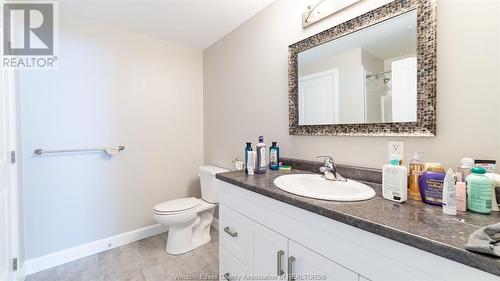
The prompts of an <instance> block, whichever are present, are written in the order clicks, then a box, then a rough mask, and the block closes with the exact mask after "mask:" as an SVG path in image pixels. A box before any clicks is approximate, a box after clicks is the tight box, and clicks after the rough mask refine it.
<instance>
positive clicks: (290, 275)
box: [288, 256, 295, 281]
mask: <svg viewBox="0 0 500 281" xmlns="http://www.w3.org/2000/svg"><path fill="white" fill-rule="evenodd" d="M294 261H295V257H294V256H290V257H289V258H288V281H295V277H294V276H293V262H294Z"/></svg>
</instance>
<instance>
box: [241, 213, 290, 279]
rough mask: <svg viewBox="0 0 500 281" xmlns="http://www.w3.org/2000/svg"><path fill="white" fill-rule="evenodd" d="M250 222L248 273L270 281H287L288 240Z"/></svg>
mask: <svg viewBox="0 0 500 281" xmlns="http://www.w3.org/2000/svg"><path fill="white" fill-rule="evenodd" d="M248 221H249V223H248V225H249V228H248V229H250V230H251V233H250V235H249V237H248V239H249V240H250V241H249V242H248V245H250V247H248V248H249V255H248V256H249V257H248V267H247V268H248V271H249V272H251V274H253V275H255V276H260V277H264V276H265V277H266V278H269V279H268V280H279V279H285V277H286V270H287V268H286V266H287V265H286V261H287V257H288V238H286V237H284V236H282V235H280V234H278V233H276V232H274V231H272V230H270V229H269V228H267V227H265V226H263V225H261V224H259V223H257V222H254V221H252V220H248Z"/></svg>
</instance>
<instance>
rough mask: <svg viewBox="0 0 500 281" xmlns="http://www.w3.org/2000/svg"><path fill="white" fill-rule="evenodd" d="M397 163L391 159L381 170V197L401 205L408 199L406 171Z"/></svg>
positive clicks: (396, 160) (397, 161)
mask: <svg viewBox="0 0 500 281" xmlns="http://www.w3.org/2000/svg"><path fill="white" fill-rule="evenodd" d="M399 163H400V161H399V160H398V159H393V160H391V161H390V162H389V164H386V165H384V167H383V168H382V196H383V197H384V198H385V199H387V200H391V201H395V202H400V203H401V202H405V201H406V200H407V199H408V169H406V167H405V166H400V165H399Z"/></svg>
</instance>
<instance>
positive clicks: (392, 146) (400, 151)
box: [388, 141, 405, 160]
mask: <svg viewBox="0 0 500 281" xmlns="http://www.w3.org/2000/svg"><path fill="white" fill-rule="evenodd" d="M388 152H389V154H388V158H389V160H391V159H392V155H394V154H397V155H401V159H400V160H403V159H404V157H405V142H404V141H389V150H388Z"/></svg>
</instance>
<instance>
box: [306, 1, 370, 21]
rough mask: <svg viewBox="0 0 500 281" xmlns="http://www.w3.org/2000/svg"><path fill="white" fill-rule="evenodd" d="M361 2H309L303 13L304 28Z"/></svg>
mask: <svg viewBox="0 0 500 281" xmlns="http://www.w3.org/2000/svg"><path fill="white" fill-rule="evenodd" d="M359 1H361V0H309V1H308V3H309V4H308V5H307V8H306V11H305V12H304V13H302V28H306V27H307V26H309V25H311V24H313V23H315V22H318V21H320V20H322V19H324V18H326V17H328V16H331V15H333V14H335V13H336V12H338V11H340V10H342V9H345V8H347V7H349V6H351V5H352V4H354V3H356V2H359Z"/></svg>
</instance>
